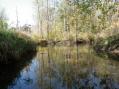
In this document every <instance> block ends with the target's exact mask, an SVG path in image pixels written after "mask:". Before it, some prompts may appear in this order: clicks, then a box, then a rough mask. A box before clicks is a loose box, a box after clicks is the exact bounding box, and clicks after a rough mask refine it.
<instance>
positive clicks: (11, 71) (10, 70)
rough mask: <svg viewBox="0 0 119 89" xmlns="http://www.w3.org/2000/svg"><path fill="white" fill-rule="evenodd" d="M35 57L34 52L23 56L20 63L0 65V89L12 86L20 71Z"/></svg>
mask: <svg viewBox="0 0 119 89" xmlns="http://www.w3.org/2000/svg"><path fill="white" fill-rule="evenodd" d="M35 55H36V52H33V53H29V55H25V56H24V58H22V59H21V61H17V62H12V63H9V64H2V63H1V64H0V89H7V87H8V86H9V85H12V84H13V81H14V80H15V78H16V77H20V71H21V70H22V69H24V67H26V66H28V65H29V63H31V59H32V58H33V57H34V56H35Z"/></svg>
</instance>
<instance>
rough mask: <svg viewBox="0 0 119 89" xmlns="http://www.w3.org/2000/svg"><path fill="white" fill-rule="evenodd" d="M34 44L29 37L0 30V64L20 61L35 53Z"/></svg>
mask: <svg viewBox="0 0 119 89" xmlns="http://www.w3.org/2000/svg"><path fill="white" fill-rule="evenodd" d="M35 47H36V45H35V42H33V41H32V40H31V39H30V38H29V37H27V36H25V35H23V34H20V33H17V32H12V31H6V30H0V62H6V63H8V62H12V61H17V60H20V59H21V58H22V57H23V56H24V55H27V54H29V52H32V51H35Z"/></svg>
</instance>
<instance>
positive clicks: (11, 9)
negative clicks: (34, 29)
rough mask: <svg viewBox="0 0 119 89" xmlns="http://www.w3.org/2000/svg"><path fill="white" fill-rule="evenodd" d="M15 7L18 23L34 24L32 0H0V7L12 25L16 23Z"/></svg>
mask: <svg viewBox="0 0 119 89" xmlns="http://www.w3.org/2000/svg"><path fill="white" fill-rule="evenodd" d="M16 7H17V11H18V16H19V24H20V25H23V24H34V18H33V13H34V8H33V0H0V9H1V8H4V9H5V13H6V15H7V17H8V19H9V24H11V25H12V26H15V25H16Z"/></svg>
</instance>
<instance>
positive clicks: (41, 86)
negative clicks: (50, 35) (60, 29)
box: [1, 45, 119, 89]
mask: <svg viewBox="0 0 119 89" xmlns="http://www.w3.org/2000/svg"><path fill="white" fill-rule="evenodd" d="M38 50H39V51H38V53H37V56H36V57H35V58H34V59H33V60H32V62H31V63H28V65H27V66H26V67H22V68H14V67H13V68H11V69H10V70H13V72H12V73H14V72H15V71H16V70H15V69H18V70H21V71H19V72H15V74H14V75H12V74H10V73H9V71H8V70H7V71H8V73H9V75H11V76H13V77H14V78H13V77H12V78H9V77H10V76H9V77H6V78H5V80H6V81H12V83H9V85H8V84H7V85H6V87H7V89H119V70H118V69H119V62H118V61H115V58H112V59H113V60H110V57H109V56H108V55H104V56H99V55H97V54H96V53H95V52H94V51H93V49H92V48H91V47H90V46H88V45H82V46H81V45H80V46H70V47H64V46H61V47H51V46H50V47H39V49H38ZM14 70H15V71H14ZM15 77H16V78H15ZM1 78H2V77H1Z"/></svg>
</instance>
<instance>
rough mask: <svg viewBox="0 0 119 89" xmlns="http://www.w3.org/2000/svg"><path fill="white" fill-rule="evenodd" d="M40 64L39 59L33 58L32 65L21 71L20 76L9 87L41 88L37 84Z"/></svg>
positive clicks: (14, 88) (20, 88) (13, 88)
mask: <svg viewBox="0 0 119 89" xmlns="http://www.w3.org/2000/svg"><path fill="white" fill-rule="evenodd" d="M38 66H39V64H38V62H37V60H33V61H32V63H31V65H30V66H28V67H26V68H25V69H24V70H23V71H22V72H21V74H20V76H19V78H17V79H16V80H15V82H14V83H13V85H12V86H11V87H10V88H8V89H39V86H37V85H38V84H37V69H38Z"/></svg>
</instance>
